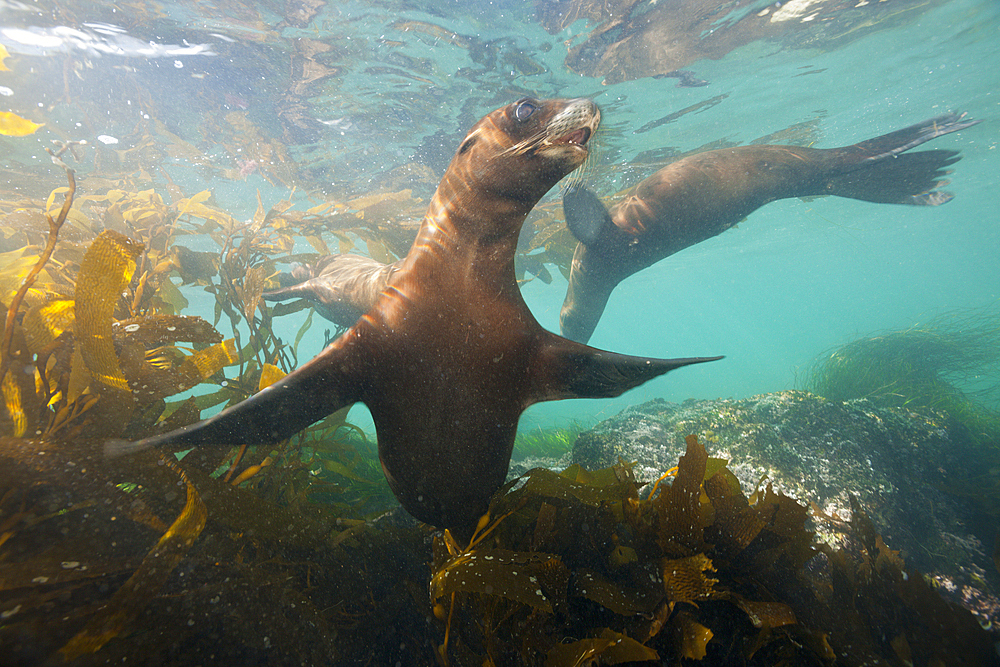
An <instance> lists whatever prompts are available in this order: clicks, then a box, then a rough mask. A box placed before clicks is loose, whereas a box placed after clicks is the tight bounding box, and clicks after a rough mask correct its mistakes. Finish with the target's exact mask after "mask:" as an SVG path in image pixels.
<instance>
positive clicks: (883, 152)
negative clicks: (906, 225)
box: [824, 113, 980, 206]
mask: <svg viewBox="0 0 1000 667" xmlns="http://www.w3.org/2000/svg"><path fill="white" fill-rule="evenodd" d="M979 122H980V121H978V120H965V114H955V113H949V114H944V115H943V116H936V117H934V118H931V119H928V120H925V121H924V122H922V123H917V124H916V125H911V126H910V127H907V128H903V129H902V130H897V131H895V132H890V133H889V134H883V135H882V136H880V137H875V138H874V139H869V140H868V141H862V142H861V143H858V144H854V145H853V146H845V147H843V148H834V149H830V150H829V151H826V153H827V154H828V155H829V156H830V157H829V158H827V159H830V160H832V161H833V162H832V163H831V164H830V174H831V175H830V176H829V177H828V178H827V179H826V182H825V192H824V194H831V195H836V196H838V197H848V198H850V199H860V200H862V201H870V202H876V203H880V204H909V205H911V206H939V205H941V204H944V203H945V202H947V201H950V200H951V199H952V195H951V194H949V193H947V192H941V191H936V190H935V189H936V188H939V187H941V186H943V185H945V184H946V183H947V181H946V180H944V177H945V176H946V175H947V174H948V171H947V170H946V168H947V167H948V166H950V165H952V164H954V163H955V162H957V161H958V160H959V159H961V158H960V156H959V154H958V152H957V151H952V150H930V151H921V152H918V153H905V151H908V150H910V149H911V148H913V147H915V146H919V145H920V144H922V143H924V142H926V141H930V140H931V139H934V138H935V137H940V136H942V135H945V134H950V133H951V132H957V131H958V130H964V129H965V128H967V127H971V126H973V125H976V124H977V123H979Z"/></svg>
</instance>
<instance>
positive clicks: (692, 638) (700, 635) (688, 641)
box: [671, 614, 714, 660]
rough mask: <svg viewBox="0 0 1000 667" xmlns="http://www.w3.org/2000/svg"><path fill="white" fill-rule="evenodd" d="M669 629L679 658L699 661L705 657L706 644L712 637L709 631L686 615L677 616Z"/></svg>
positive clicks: (706, 651)
mask: <svg viewBox="0 0 1000 667" xmlns="http://www.w3.org/2000/svg"><path fill="white" fill-rule="evenodd" d="M671 628H672V630H673V634H674V641H675V642H676V643H677V653H678V654H679V655H680V657H681V658H687V659H689V660H701V659H703V658H704V657H705V655H706V654H707V653H708V649H707V648H706V647H707V646H708V642H709V641H711V639H712V637H713V636H714V633H713V632H712V631H711V630H709V629H708V628H706V627H705V626H704V625H702V624H701V623H699V622H698V621H696V620H694V619H693V618H691V617H689V616H688V615H687V614H678V615H677V616H676V618H675V619H674V622H673V623H672V624H671Z"/></svg>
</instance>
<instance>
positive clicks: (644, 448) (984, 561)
mask: <svg viewBox="0 0 1000 667" xmlns="http://www.w3.org/2000/svg"><path fill="white" fill-rule="evenodd" d="M688 434H695V435H697V436H698V438H699V440H701V441H702V442H704V443H705V444H706V447H707V449H708V451H709V455H710V456H715V457H721V458H726V459H729V461H730V463H729V468H730V469H731V470H732V471H733V472H734V473H735V474H736V475H737V477H739V479H740V483H741V484H742V485H743V487H744V489H745V490H746V491H747V493H748V494H749V493H750V492H751V491H752V490H753V489H754V488H756V487H759V486H761V485H763V484H766V483H771V484H773V485H774V488H775V489H776V490H780V491H782V492H784V493H785V494H787V495H789V496H792V497H794V498H796V499H798V500H800V501H801V502H803V503H806V504H808V505H809V506H810V507H812V509H813V515H814V520H815V522H816V526H815V528H816V530H817V534H818V536H819V537H820V539H823V540H825V541H829V542H831V543H838V542H840V541H841V539H840V536H841V534H842V532H841V530H840V528H841V527H842V526H843V524H844V522H845V521H846V520H848V519H849V518H850V501H849V497H848V496H849V494H853V495H854V496H855V497H856V498H857V499H858V500H859V501H860V503H861V506H862V507H863V508H864V510H865V511H866V512H867V513H868V514H869V515H870V516H871V518H872V519H873V521H874V522H875V524H876V526H877V528H878V530H879V531H880V532H881V533H882V534H883V536H884V537H885V540H886V543H887V544H888V545H889V546H890V547H891V548H893V549H898V550H901V551H902V552H903V554H904V556H905V558H906V561H907V563H908V564H909V565H911V566H913V567H916V568H917V569H919V570H921V571H923V572H925V573H927V575H926V576H928V577H930V579H931V580H932V583H934V584H936V585H937V586H939V587H940V589H941V590H942V592H943V593H944V594H945V595H946V597H948V598H950V599H952V600H954V601H956V602H959V603H961V604H963V605H964V606H966V607H967V608H969V609H971V610H972V611H973V612H975V613H977V614H978V615H980V617H981V618H983V622H984V623H987V622H990V621H992V622H997V621H1000V600H998V599H997V597H996V595H995V591H997V590H1000V589H998V582H997V573H996V572H995V567H994V565H993V563H992V562H991V558H990V557H989V556H988V553H989V552H990V551H991V549H992V540H993V535H992V530H993V528H991V527H990V525H991V524H990V523H989V522H988V521H987V520H986V517H984V516H981V514H980V513H979V512H977V510H976V508H975V506H974V504H973V503H972V502H970V501H969V499H968V496H966V497H960V496H958V495H955V494H953V493H950V492H948V491H947V490H946V489H949V488H950V489H958V488H960V485H961V480H963V479H965V478H968V477H969V475H970V474H971V471H970V470H969V465H970V464H969V461H970V458H969V451H968V447H969V445H968V444H967V443H965V442H964V440H963V438H962V437H961V435H960V434H959V433H957V432H955V431H953V430H952V429H949V427H948V419H947V417H946V416H945V415H942V414H940V413H931V412H924V413H917V412H912V411H910V410H906V409H900V408H881V407H876V406H875V405H873V404H872V403H870V402H869V401H867V400H855V401H848V402H843V403H841V402H835V401H828V400H826V399H824V398H821V397H819V396H814V395H812V394H809V393H805V392H799V391H784V392H777V393H771V394H762V395H759V396H754V397H752V398H748V399H744V400H721V399H720V400H713V401H694V400H691V401H685V402H684V403H683V404H679V405H678V404H676V403H669V402H667V401H664V400H654V401H650V402H648V403H644V404H642V405H639V406H636V407H633V408H629V409H627V410H625V411H623V412H621V413H620V414H619V415H617V416H615V417H612V418H611V419H608V420H606V421H604V422H601V423H600V424H598V425H597V426H595V427H594V428H593V429H592V430H590V431H585V432H583V433H581V434H580V436H579V438H578V439H577V441H576V444H575V445H574V448H573V459H572V460H573V462H574V463H580V464H581V465H583V466H584V467H586V468H588V469H591V470H594V469H598V468H604V467H607V466H610V465H612V464H614V463H617V462H618V460H619V459H622V460H625V461H636V462H637V464H636V467H635V472H636V476H637V478H639V479H643V480H655V479H656V478H658V477H659V476H660V475H661V474H662V473H663V471H666V470H668V469H669V468H670V467H672V466H674V465H676V462H677V460H678V457H679V456H680V455H681V454H683V453H684V449H685V443H684V437H685V436H686V435H688ZM966 491H968V490H966ZM977 532H978V533H979V534H977ZM987 532H988V533H989V534H988V535H987V534H986V533H987ZM982 540H990V542H989V546H988V547H987V546H984V545H983V543H982Z"/></svg>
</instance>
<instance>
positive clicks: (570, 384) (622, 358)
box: [536, 335, 722, 401]
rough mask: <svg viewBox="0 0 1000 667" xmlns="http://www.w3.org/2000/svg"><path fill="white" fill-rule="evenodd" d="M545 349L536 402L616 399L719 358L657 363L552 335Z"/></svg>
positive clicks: (660, 360) (656, 361) (671, 360)
mask: <svg viewBox="0 0 1000 667" xmlns="http://www.w3.org/2000/svg"><path fill="white" fill-rule="evenodd" d="M552 338H553V340H552V341H551V342H550V343H549V344H548V345H547V346H546V347H545V349H544V352H543V361H542V364H541V366H540V370H539V373H538V374H537V375H536V378H537V379H538V380H539V383H538V385H539V386H538V387H537V391H538V392H540V393H541V394H542V396H541V397H538V398H537V399H536V400H539V401H543V400H556V399H561V398H614V397H615V396H620V395H622V394H623V393H625V392H626V391H628V390H629V389H632V388H633V387H638V386H639V385H641V384H643V383H645V382H647V381H649V380H652V379H653V378H655V377H658V376H660V375H663V374H664V373H668V372H670V371H672V370H674V369H677V368H681V367H682V366H690V365H691V364H701V363H704V362H706V361H717V360H719V359H722V357H721V356H718V357H689V358H686V359H654V358H649V357H632V356H629V355H625V354H617V353H615V352H605V351H604V350H598V349H596V348H593V347H589V346H587V345H581V344H580V343H574V342H573V341H571V340H568V339H566V338H562V337H559V336H554V335H553V337H552Z"/></svg>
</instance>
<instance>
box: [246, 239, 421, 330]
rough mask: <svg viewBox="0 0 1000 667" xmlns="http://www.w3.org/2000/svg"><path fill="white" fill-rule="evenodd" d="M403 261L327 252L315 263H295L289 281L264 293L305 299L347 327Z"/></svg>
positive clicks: (274, 297)
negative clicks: (390, 262)
mask: <svg viewBox="0 0 1000 667" xmlns="http://www.w3.org/2000/svg"><path fill="white" fill-rule="evenodd" d="M401 264H402V260H399V261H397V262H393V263H392V264H383V263H382V262H380V261H378V260H377V259H372V258H370V257H362V256H361V255H350V254H344V255H327V256H325V257H321V258H320V259H319V261H318V262H316V263H315V264H310V265H303V264H300V265H298V266H296V267H295V268H294V269H293V270H292V272H291V274H290V275H288V277H287V278H285V279H284V280H285V282H288V283H290V284H288V285H286V286H283V287H281V288H279V289H275V290H270V291H268V292H264V293H263V294H262V295H261V296H263V297H264V299H266V300H267V301H286V300H288V299H306V300H307V301H309V302H310V303H311V304H312V305H313V308H315V309H316V312H318V313H319V314H320V315H322V316H323V317H325V318H326V319H328V320H330V321H331V322H333V323H334V324H336V325H337V326H339V327H343V328H345V329H346V328H347V327H349V326H352V325H353V324H354V323H355V322H357V321H358V318H359V317H361V316H362V315H364V314H365V312H367V311H368V309H369V308H371V307H372V306H373V305H375V301H377V300H378V297H379V295H380V294H382V291H383V290H385V288H386V286H387V285H388V283H389V278H390V277H391V276H392V275H393V274H394V273H395V272H396V271H397V270H398V269H399V266H400V265H401ZM282 275H287V274H282Z"/></svg>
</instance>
